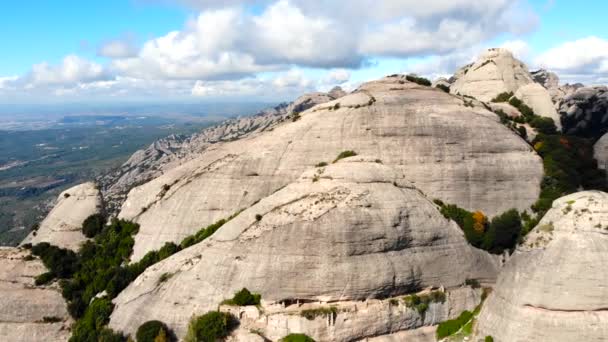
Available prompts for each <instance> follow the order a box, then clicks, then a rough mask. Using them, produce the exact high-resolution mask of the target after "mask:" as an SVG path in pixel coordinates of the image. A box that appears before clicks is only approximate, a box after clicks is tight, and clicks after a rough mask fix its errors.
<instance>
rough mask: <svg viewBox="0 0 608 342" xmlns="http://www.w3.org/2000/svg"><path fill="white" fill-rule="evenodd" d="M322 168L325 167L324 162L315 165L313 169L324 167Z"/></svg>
mask: <svg viewBox="0 0 608 342" xmlns="http://www.w3.org/2000/svg"><path fill="white" fill-rule="evenodd" d="M324 166H327V163H326V162H320V163H318V164H317V165H315V167H324Z"/></svg>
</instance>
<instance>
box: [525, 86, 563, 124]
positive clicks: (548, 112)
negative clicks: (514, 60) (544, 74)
mask: <svg viewBox="0 0 608 342" xmlns="http://www.w3.org/2000/svg"><path fill="white" fill-rule="evenodd" d="M515 97H517V98H518V99H520V100H522V101H523V102H524V103H525V104H526V105H528V106H529V107H530V108H532V110H534V113H535V114H536V115H540V116H544V117H547V118H551V119H553V121H554V122H555V126H557V128H558V129H561V120H560V116H559V114H557V110H555V105H554V104H553V101H552V100H551V95H550V94H549V91H547V89H545V88H544V87H543V86H541V85H540V84H538V83H530V84H526V85H524V86H521V87H520V88H519V89H517V91H516V92H515Z"/></svg>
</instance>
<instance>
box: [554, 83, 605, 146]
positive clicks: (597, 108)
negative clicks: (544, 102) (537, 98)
mask: <svg viewBox="0 0 608 342" xmlns="http://www.w3.org/2000/svg"><path fill="white" fill-rule="evenodd" d="M559 113H560V115H561V120H562V125H563V127H564V128H563V131H564V133H566V134H570V135H578V136H582V137H588V138H599V137H601V136H602V135H603V134H604V133H606V132H608V88H607V87H604V86H598V87H582V88H578V89H577V90H576V91H574V93H572V94H571V95H569V96H566V97H564V99H563V100H562V102H561V104H560V107H559Z"/></svg>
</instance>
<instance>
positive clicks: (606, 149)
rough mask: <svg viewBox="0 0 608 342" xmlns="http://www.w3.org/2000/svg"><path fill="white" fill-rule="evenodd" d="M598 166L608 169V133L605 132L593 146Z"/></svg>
mask: <svg viewBox="0 0 608 342" xmlns="http://www.w3.org/2000/svg"><path fill="white" fill-rule="evenodd" d="M593 152H594V156H595V159H596V160H597V167H598V168H600V169H602V170H607V171H608V134H604V135H603V136H602V137H601V138H600V140H598V141H597V142H596V143H595V146H593Z"/></svg>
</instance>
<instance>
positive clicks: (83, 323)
mask: <svg viewBox="0 0 608 342" xmlns="http://www.w3.org/2000/svg"><path fill="white" fill-rule="evenodd" d="M113 309H114V305H113V304H112V302H111V301H110V300H109V299H107V298H99V299H95V300H94V301H93V302H92V303H91V305H89V307H88V308H87V309H86V311H85V313H84V316H82V318H81V319H79V320H78V321H76V323H74V326H73V328H72V337H71V338H70V342H79V341H97V340H98V338H99V336H100V335H101V333H102V330H104V327H105V325H106V324H108V322H109V320H110V314H112V310H113ZM106 334H107V332H106Z"/></svg>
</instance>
